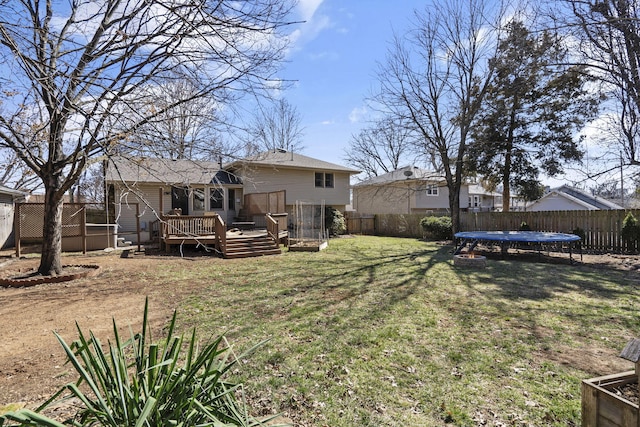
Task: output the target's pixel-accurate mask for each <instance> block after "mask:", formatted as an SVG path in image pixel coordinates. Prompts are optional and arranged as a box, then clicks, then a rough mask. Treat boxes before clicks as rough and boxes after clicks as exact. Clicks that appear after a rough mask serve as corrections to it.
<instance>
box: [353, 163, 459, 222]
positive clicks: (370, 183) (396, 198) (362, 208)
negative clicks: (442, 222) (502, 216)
mask: <svg viewBox="0 0 640 427" xmlns="http://www.w3.org/2000/svg"><path fill="white" fill-rule="evenodd" d="M468 204H469V185H468V184H463V185H462V187H461V189H460V208H461V209H466V208H468ZM353 208H354V209H355V210H356V211H357V212H358V213H361V214H406V213H430V212H447V211H448V210H449V189H448V187H447V185H446V182H445V179H444V177H443V176H442V174H440V173H438V172H433V171H427V170H424V169H420V168H418V167H416V166H406V167H404V168H401V169H396V170H394V171H392V172H389V173H386V174H384V175H380V176H376V177H373V178H371V179H368V180H366V181H362V182H360V183H358V184H356V185H354V186H353Z"/></svg>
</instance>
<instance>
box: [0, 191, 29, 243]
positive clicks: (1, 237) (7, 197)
mask: <svg viewBox="0 0 640 427" xmlns="http://www.w3.org/2000/svg"><path fill="white" fill-rule="evenodd" d="M28 195H29V193H25V192H24V191H19V190H13V189H11V188H8V187H4V186H2V185H0V249H2V248H6V247H11V246H13V245H14V230H13V213H14V211H15V204H16V203H17V202H24V201H25V199H26V197H27V196H28Z"/></svg>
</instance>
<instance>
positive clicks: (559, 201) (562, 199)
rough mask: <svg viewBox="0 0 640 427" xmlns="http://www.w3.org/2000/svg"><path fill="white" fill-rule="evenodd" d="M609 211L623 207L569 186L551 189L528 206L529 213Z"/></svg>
mask: <svg viewBox="0 0 640 427" xmlns="http://www.w3.org/2000/svg"><path fill="white" fill-rule="evenodd" d="M607 209H623V207H622V206H620V205H617V204H615V203H613V202H610V201H609V200H606V199H603V198H602V197H597V196H592V195H590V194H589V193H587V192H584V191H582V190H578V189H577V188H573V187H570V186H568V185H562V186H560V187H558V188H554V189H551V190H550V191H549V192H547V193H546V194H545V195H544V196H542V197H541V198H540V199H538V200H536V201H534V202H532V203H531V204H530V205H529V206H527V210H528V211H575V210H590V211H592V210H607Z"/></svg>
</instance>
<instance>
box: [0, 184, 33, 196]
mask: <svg viewBox="0 0 640 427" xmlns="http://www.w3.org/2000/svg"><path fill="white" fill-rule="evenodd" d="M0 193H2V194H10V195H12V196H14V197H25V196H28V195H29V193H27V192H26V191H20V190H14V189H13V188H9V187H5V186H4V185H0Z"/></svg>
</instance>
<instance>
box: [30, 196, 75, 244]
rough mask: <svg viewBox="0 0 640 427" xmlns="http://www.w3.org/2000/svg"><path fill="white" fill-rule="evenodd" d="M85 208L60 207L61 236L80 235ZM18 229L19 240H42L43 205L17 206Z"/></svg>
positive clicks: (72, 204) (68, 204) (69, 204)
mask: <svg viewBox="0 0 640 427" xmlns="http://www.w3.org/2000/svg"><path fill="white" fill-rule="evenodd" d="M84 210H85V206H84V205H82V204H76V203H66V204H64V205H63V207H62V236H63V237H72V236H81V235H82V228H81V227H82V224H83V222H84V214H85V213H84ZM18 212H19V215H20V220H19V227H20V238H21V239H42V228H43V226H44V203H23V204H20V205H19V208H18Z"/></svg>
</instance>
